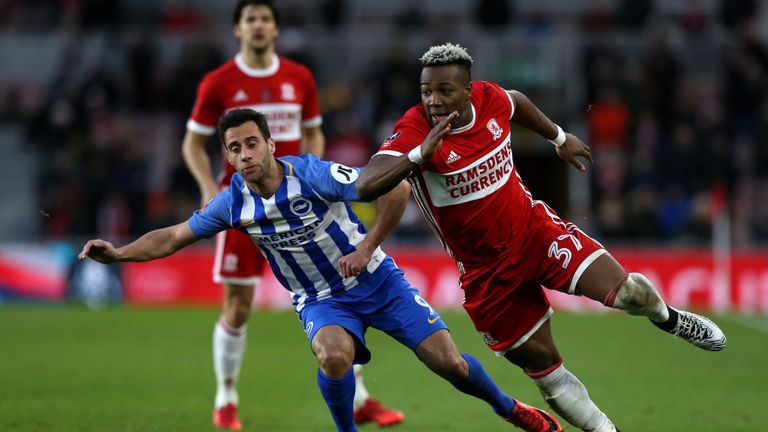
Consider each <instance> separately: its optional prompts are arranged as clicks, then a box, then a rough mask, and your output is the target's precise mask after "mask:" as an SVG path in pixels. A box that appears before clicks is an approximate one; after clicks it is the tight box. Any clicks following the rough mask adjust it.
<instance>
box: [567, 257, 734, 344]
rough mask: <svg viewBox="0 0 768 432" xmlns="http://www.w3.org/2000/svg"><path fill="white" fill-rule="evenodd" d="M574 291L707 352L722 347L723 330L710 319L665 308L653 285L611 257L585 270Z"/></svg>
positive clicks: (600, 259)
mask: <svg viewBox="0 0 768 432" xmlns="http://www.w3.org/2000/svg"><path fill="white" fill-rule="evenodd" d="M576 292H577V293H578V294H583V295H585V296H587V297H589V298H591V299H593V300H597V301H599V302H601V303H603V304H605V305H606V306H609V307H612V308H616V309H621V310H624V311H627V312H628V313H630V314H632V315H640V316H645V317H647V318H648V319H650V320H651V322H653V323H654V324H655V325H656V326H657V327H659V328H660V329H662V330H664V331H666V332H669V333H672V334H674V335H676V336H680V337H682V338H683V339H685V340H686V341H688V342H690V343H692V344H693V345H696V346H698V347H699V348H703V349H706V350H710V351H719V350H722V349H723V348H725V344H726V338H725V334H723V332H722V330H720V328H719V327H718V326H717V325H716V324H715V323H713V322H712V321H710V320H709V319H707V318H705V317H703V316H700V315H696V314H694V313H691V312H687V311H679V310H677V309H674V308H671V307H669V306H667V304H666V303H665V302H664V300H663V299H662V298H661V295H660V294H659V292H658V291H657V290H656V288H655V287H654V286H653V284H652V283H651V282H650V281H649V280H648V279H647V278H646V277H645V276H643V275H642V274H640V273H627V272H626V270H624V268H623V267H622V266H621V265H620V264H619V263H618V262H617V261H616V260H615V259H614V258H613V257H612V256H610V255H608V254H603V255H602V256H600V257H599V258H598V259H596V260H595V261H594V262H593V263H592V264H590V265H589V267H587V269H586V270H585V271H584V274H582V276H581V277H580V278H579V281H578V282H577V284H576Z"/></svg>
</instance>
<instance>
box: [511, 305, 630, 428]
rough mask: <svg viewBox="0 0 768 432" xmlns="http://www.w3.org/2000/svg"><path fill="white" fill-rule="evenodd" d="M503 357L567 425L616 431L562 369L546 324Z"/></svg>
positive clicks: (580, 385) (571, 375) (550, 332)
mask: <svg viewBox="0 0 768 432" xmlns="http://www.w3.org/2000/svg"><path fill="white" fill-rule="evenodd" d="M504 357H506V358H507V360H509V361H511V362H512V363H514V364H516V365H518V366H520V367H521V368H522V369H523V371H524V372H525V373H526V375H528V376H529V377H531V379H533V382H534V383H536V386H537V387H538V388H539V392H540V393H541V395H542V396H543V397H544V400H545V401H547V403H548V404H549V406H550V407H552V409H553V410H554V411H555V412H556V413H558V414H560V416H561V417H563V418H564V419H565V420H566V421H567V422H568V423H570V424H572V425H574V426H576V427H578V428H581V429H582V430H585V431H587V430H588V431H594V432H612V431H615V430H616V428H615V427H614V426H613V423H611V421H610V420H609V419H608V416H606V415H605V414H604V413H603V412H602V411H600V409H599V408H598V407H597V405H595V403H594V402H592V400H591V399H590V398H589V393H587V389H586V387H584V384H582V383H581V381H579V380H578V378H576V377H575V376H574V375H573V374H572V373H570V372H569V371H568V370H567V369H565V367H564V366H563V364H562V359H561V357H560V353H559V352H558V351H557V347H556V346H555V342H554V340H553V339H552V330H551V328H550V323H549V320H547V321H546V322H544V324H542V326H541V327H539V329H538V330H537V331H536V332H535V333H534V334H533V335H532V336H531V337H530V338H529V339H528V340H527V341H526V342H525V343H523V344H522V345H520V346H519V347H518V348H515V349H514V350H510V351H507V352H505V353H504Z"/></svg>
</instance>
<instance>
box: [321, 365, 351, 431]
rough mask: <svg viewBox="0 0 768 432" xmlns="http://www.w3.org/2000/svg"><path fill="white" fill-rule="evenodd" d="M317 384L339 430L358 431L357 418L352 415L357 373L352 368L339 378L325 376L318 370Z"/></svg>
mask: <svg viewBox="0 0 768 432" xmlns="http://www.w3.org/2000/svg"><path fill="white" fill-rule="evenodd" d="M317 386H318V387H320V393H321V394H322V395H323V399H325V403H326V404H327V405H328V409H329V410H330V411H331V416H333V421H334V422H335V423H336V428H337V429H338V430H339V432H356V431H357V427H355V419H354V417H353V416H352V413H353V411H354V410H353V408H352V404H353V401H354V398H355V373H354V372H353V371H352V368H349V371H348V372H347V373H346V375H344V376H343V377H341V379H339V380H335V379H331V378H328V377H327V376H325V374H323V372H322V371H321V370H320V369H318V370H317Z"/></svg>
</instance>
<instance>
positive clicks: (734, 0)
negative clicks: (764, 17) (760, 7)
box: [719, 0, 757, 30]
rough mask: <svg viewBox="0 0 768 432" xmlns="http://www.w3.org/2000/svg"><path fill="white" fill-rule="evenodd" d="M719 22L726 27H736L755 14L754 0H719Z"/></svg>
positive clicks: (755, 4) (749, 19) (752, 17)
mask: <svg viewBox="0 0 768 432" xmlns="http://www.w3.org/2000/svg"><path fill="white" fill-rule="evenodd" d="M719 15H720V22H721V23H722V24H723V25H724V26H725V27H726V28H728V29H731V30H733V29H736V28H738V27H740V26H741V25H742V24H744V23H745V22H748V21H751V20H752V19H754V18H755V17H756V16H757V1H755V0H720V9H719Z"/></svg>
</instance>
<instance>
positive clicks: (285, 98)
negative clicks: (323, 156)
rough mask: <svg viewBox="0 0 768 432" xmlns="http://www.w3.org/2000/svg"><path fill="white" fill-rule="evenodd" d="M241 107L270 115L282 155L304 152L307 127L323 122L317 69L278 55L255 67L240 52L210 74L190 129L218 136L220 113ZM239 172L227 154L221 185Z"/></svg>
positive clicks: (201, 88) (277, 149)
mask: <svg viewBox="0 0 768 432" xmlns="http://www.w3.org/2000/svg"><path fill="white" fill-rule="evenodd" d="M236 108H251V109H253V110H255V111H258V112H260V113H262V114H264V115H265V116H266V117H267V123H268V124H269V132H270V134H271V135H272V138H273V139H274V140H275V156H277V157H280V156H286V155H297V154H299V145H300V143H301V137H302V129H303V128H304V127H314V126H320V124H321V123H322V117H321V116H320V106H319V104H318V100H317V86H316V85H315V79H314V77H313V76H312V72H310V71H309V69H308V68H307V67H306V66H303V65H301V64H299V63H296V62H294V61H291V60H288V59H286V58H284V57H280V56H277V55H275V56H274V57H273V58H272V65H271V66H270V67H269V68H268V69H253V68H250V67H248V65H246V64H245V62H244V61H243V59H242V57H241V55H240V54H238V55H237V56H235V57H234V58H233V59H231V60H229V61H228V62H226V63H224V64H223V65H221V66H219V67H218V68H216V69H214V70H213V71H211V72H209V73H208V74H206V75H205V77H204V78H203V80H202V81H201V82H200V85H199V86H198V89H197V100H196V101H195V106H194V108H193V109H192V114H191V115H190V117H189V120H188V121H187V129H189V130H191V131H192V132H197V133H199V134H202V135H213V134H214V133H216V126H217V123H218V121H219V117H221V116H222V115H223V114H224V113H226V112H227V111H230V110H233V109H236ZM234 172H235V169H234V168H233V167H232V165H230V164H229V163H228V162H227V160H226V158H225V159H224V170H223V172H222V175H221V177H220V178H219V180H220V182H221V184H222V186H225V185H228V184H229V180H230V178H231V177H232V174H233V173H234Z"/></svg>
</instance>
